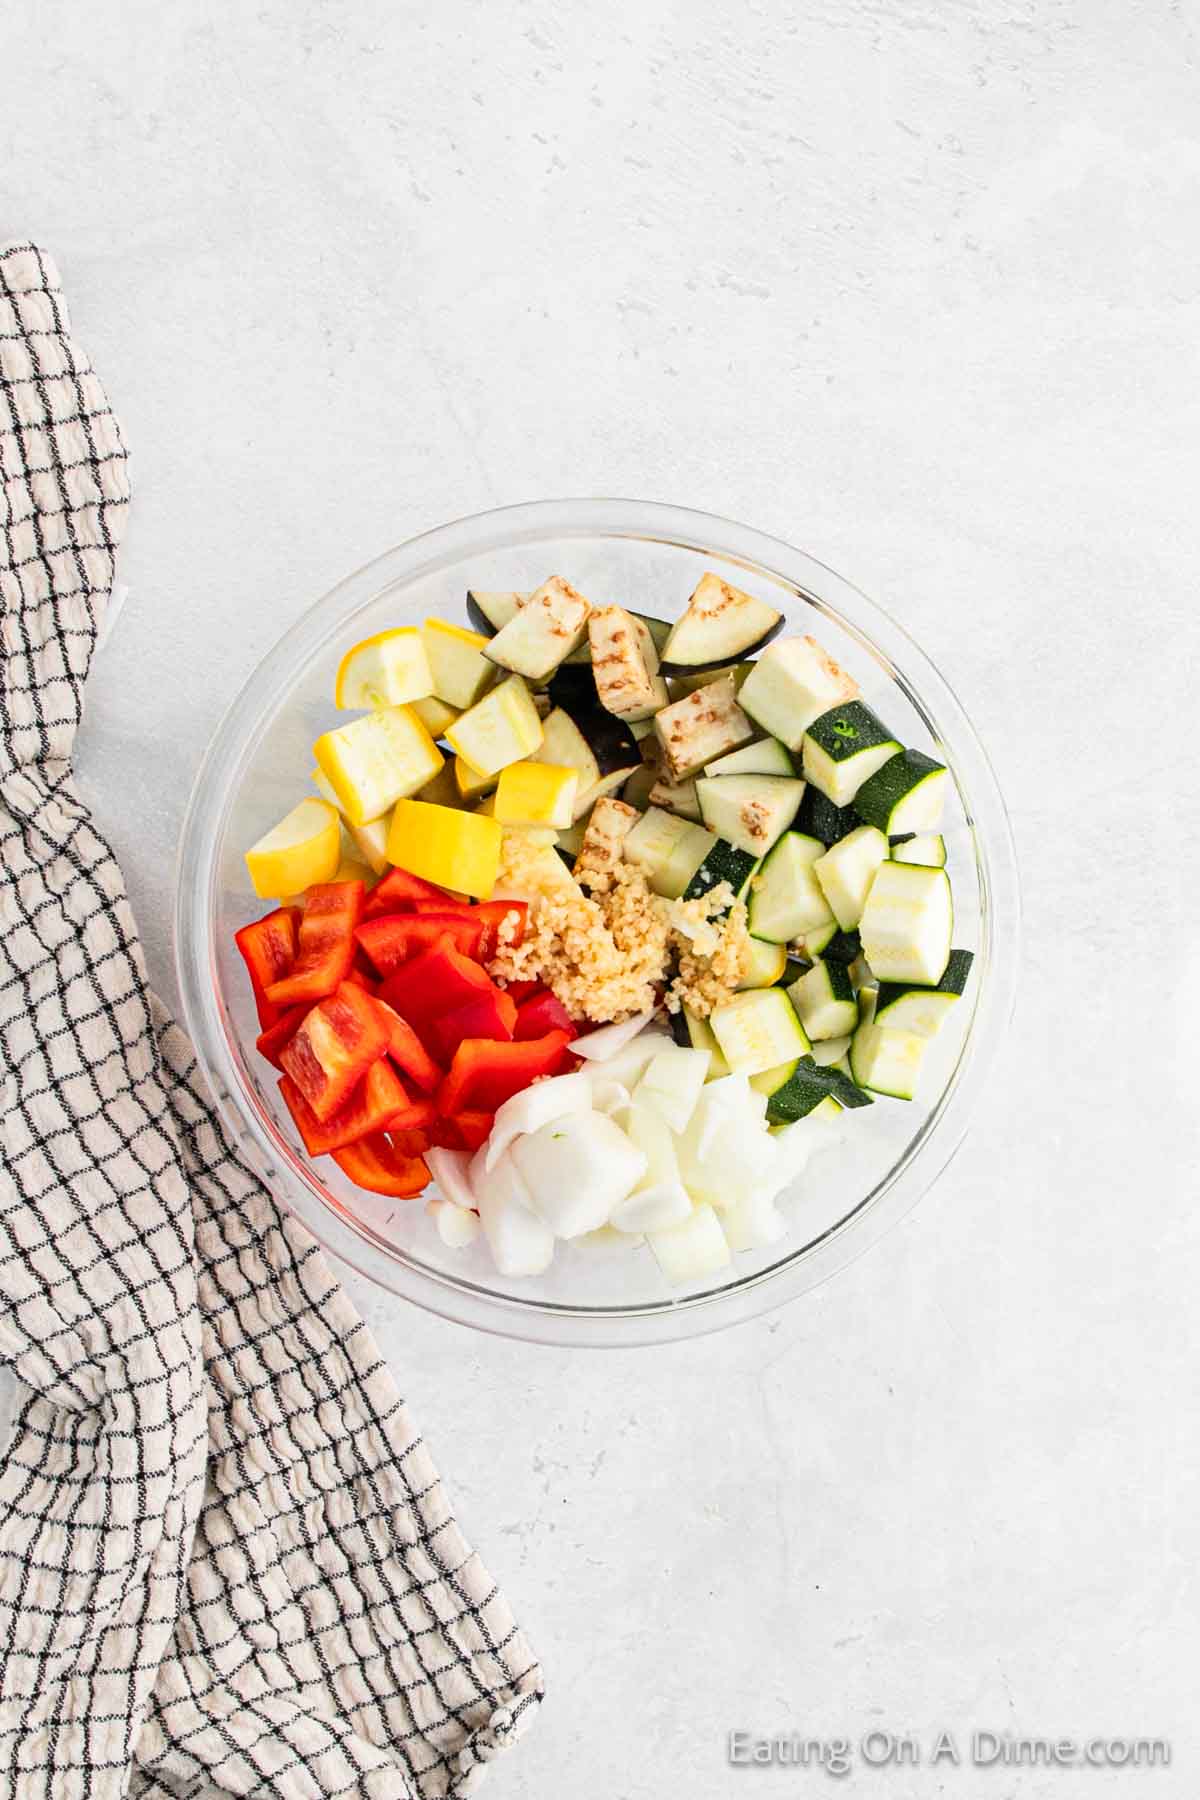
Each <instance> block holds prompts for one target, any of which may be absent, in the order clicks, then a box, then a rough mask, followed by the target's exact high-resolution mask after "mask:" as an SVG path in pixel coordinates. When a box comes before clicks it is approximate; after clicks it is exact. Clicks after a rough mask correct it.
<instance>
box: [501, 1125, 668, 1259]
mask: <svg viewBox="0 0 1200 1800" xmlns="http://www.w3.org/2000/svg"><path fill="white" fill-rule="evenodd" d="M505 1154H506V1155H507V1156H511V1157H512V1159H513V1162H514V1163H515V1165H516V1168H517V1171H518V1173H519V1174H520V1176H521V1178H522V1180H523V1181H524V1183H525V1186H526V1189H527V1190H528V1193H529V1198H530V1203H531V1205H532V1207H533V1210H534V1212H536V1213H537V1215H538V1217H539V1218H541V1219H542V1220H543V1221H544V1222H545V1223H546V1224H547V1225H548V1226H549V1227H550V1229H551V1231H553V1233H554V1235H555V1236H556V1237H561V1238H573V1237H579V1236H581V1235H582V1233H583V1232H585V1231H594V1230H596V1228H597V1227H598V1226H600V1225H604V1224H607V1222H608V1216H609V1214H610V1213H611V1212H612V1210H613V1208H614V1206H616V1205H617V1203H618V1201H621V1200H623V1199H624V1198H625V1197H626V1195H627V1194H629V1193H631V1192H632V1190H633V1189H634V1188H635V1187H636V1186H637V1183H638V1182H639V1180H640V1179H641V1177H642V1175H643V1174H644V1173H645V1170H646V1157H645V1155H644V1153H643V1152H642V1151H641V1150H639V1149H638V1148H637V1146H636V1145H635V1144H633V1143H631V1142H630V1140H629V1138H628V1137H626V1135H625V1133H624V1132H623V1131H622V1130H621V1128H620V1127H619V1126H618V1125H615V1124H614V1123H613V1121H612V1120H611V1119H609V1118H606V1117H605V1116H604V1114H603V1113H597V1112H572V1113H566V1114H563V1115H562V1116H561V1117H559V1118H557V1119H552V1120H550V1121H549V1122H548V1123H547V1124H545V1125H542V1126H539V1128H538V1129H537V1130H536V1131H532V1132H529V1133H527V1134H525V1135H523V1136H521V1137H519V1138H517V1140H516V1142H515V1143H514V1144H513V1145H512V1147H511V1149H510V1150H508V1151H506V1152H505Z"/></svg>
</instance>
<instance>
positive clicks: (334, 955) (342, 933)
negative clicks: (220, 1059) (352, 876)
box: [267, 881, 366, 1006]
mask: <svg viewBox="0 0 1200 1800" xmlns="http://www.w3.org/2000/svg"><path fill="white" fill-rule="evenodd" d="M365 891H366V890H365V888H364V887H363V884H362V882H361V881H326V882H321V883H319V884H318V885H317V886H316V887H310V888H309V890H308V893H307V895H306V897H305V901H304V917H303V918H302V919H301V921H300V929H299V932H298V933H297V943H296V961H295V964H294V965H293V967H292V970H291V972H290V974H288V975H285V976H284V977H283V979H282V980H281V981H275V982H273V983H272V984H271V987H270V989H269V990H268V994H267V998H268V999H269V1000H273V1001H274V1002H275V1004H276V1005H277V1006H293V1005H297V1004H298V1003H299V1002H300V1001H302V1000H307V1001H310V1002H311V1001H313V1000H323V999H324V998H325V996H326V994H332V993H333V991H334V989H335V988H336V987H337V985H338V983H339V982H340V981H344V980H345V979H346V977H347V975H348V974H349V973H350V970H351V967H352V966H353V963H354V951H355V943H354V928H355V926H356V925H357V924H358V921H359V920H360V919H361V917H362V909H363V895H364V893H365Z"/></svg>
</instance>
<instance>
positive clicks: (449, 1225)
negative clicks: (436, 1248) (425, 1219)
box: [425, 1199, 479, 1250]
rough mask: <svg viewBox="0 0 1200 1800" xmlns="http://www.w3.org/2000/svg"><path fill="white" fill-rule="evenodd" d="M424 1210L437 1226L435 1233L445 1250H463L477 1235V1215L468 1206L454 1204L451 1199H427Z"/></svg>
mask: <svg viewBox="0 0 1200 1800" xmlns="http://www.w3.org/2000/svg"><path fill="white" fill-rule="evenodd" d="M425 1211H426V1212H427V1213H428V1214H429V1215H430V1217H431V1218H432V1219H433V1222H434V1224H435V1225H436V1226H437V1234H438V1236H439V1237H440V1238H441V1240H442V1242H443V1244H445V1246H446V1248H447V1250H465V1249H466V1247H467V1245H468V1244H473V1243H474V1242H475V1239H476V1238H477V1237H478V1236H479V1215H478V1214H477V1213H473V1212H472V1211H471V1210H470V1208H469V1207H466V1206H456V1205H455V1204H454V1202H453V1200H441V1199H434V1200H427V1201H426V1202H425Z"/></svg>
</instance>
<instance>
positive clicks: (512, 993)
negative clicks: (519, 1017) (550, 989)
mask: <svg viewBox="0 0 1200 1800" xmlns="http://www.w3.org/2000/svg"><path fill="white" fill-rule="evenodd" d="M504 991H505V993H506V994H507V995H508V996H509V998H510V999H512V1000H515V1001H516V1003H517V1005H518V1006H520V1004H521V1002H522V1000H528V999H530V998H531V997H532V996H533V995H534V994H544V993H545V992H546V990H545V988H544V987H543V986H542V984H541V982H540V981H510V982H509V983H508V984H507V986H506V987H505V989H504Z"/></svg>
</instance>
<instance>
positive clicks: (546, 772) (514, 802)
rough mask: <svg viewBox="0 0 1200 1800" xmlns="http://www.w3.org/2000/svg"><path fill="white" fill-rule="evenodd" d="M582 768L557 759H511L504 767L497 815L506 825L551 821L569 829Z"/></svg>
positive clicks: (562, 828)
mask: <svg viewBox="0 0 1200 1800" xmlns="http://www.w3.org/2000/svg"><path fill="white" fill-rule="evenodd" d="M578 786H579V771H578V769H564V768H560V767H558V766H556V765H555V764H554V763H542V762H516V763H509V765H508V767H507V768H506V769H501V771H500V781H499V784H498V786H497V788H496V817H497V818H498V819H499V821H500V823H501V824H502V825H551V826H553V827H554V829H555V830H556V831H565V830H566V828H567V826H568V825H569V824H570V823H571V817H572V812H573V809H574V805H575V790H576V788H577V787H578Z"/></svg>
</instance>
